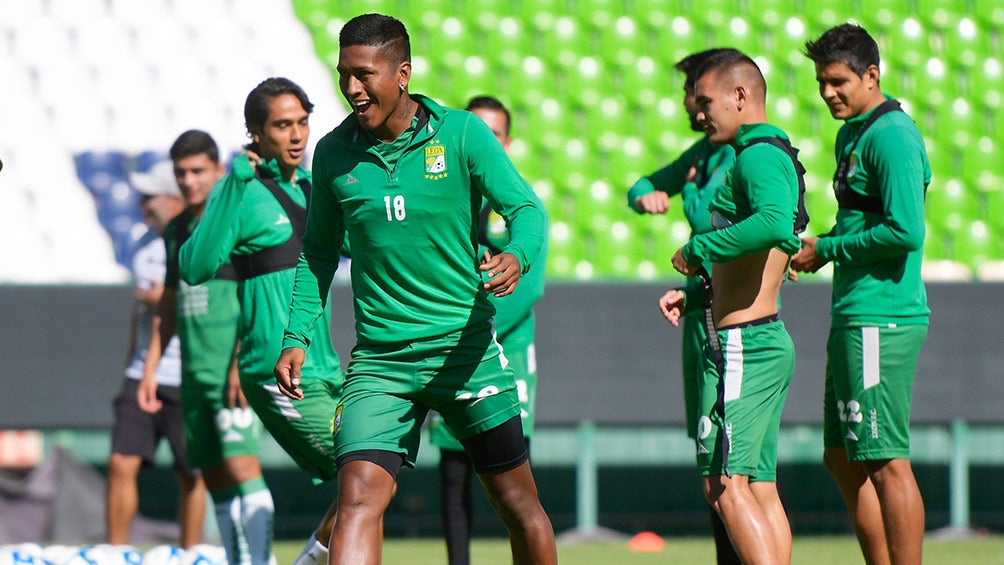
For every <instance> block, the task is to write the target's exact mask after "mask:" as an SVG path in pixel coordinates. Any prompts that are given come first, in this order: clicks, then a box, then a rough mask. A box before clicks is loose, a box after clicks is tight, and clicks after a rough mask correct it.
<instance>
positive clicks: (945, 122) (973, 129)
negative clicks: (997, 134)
mask: <svg viewBox="0 0 1004 565" xmlns="http://www.w3.org/2000/svg"><path fill="white" fill-rule="evenodd" d="M985 118H986V117H985V114H984V113H983V112H982V111H980V110H978V109H977V108H974V107H973V105H972V104H970V103H969V100H967V99H966V98H962V97H959V98H955V99H949V100H946V101H945V103H943V104H942V105H940V106H937V107H935V108H934V133H935V134H936V135H937V136H938V137H939V138H940V139H943V140H946V141H950V142H951V143H952V144H954V146H955V149H957V150H959V151H962V152H963V153H962V154H963V155H965V153H966V152H968V151H969V147H971V146H972V145H974V144H975V143H976V142H977V141H979V139H980V138H981V137H983V136H985V135H987V132H988V131H989V130H990V124H988V123H987V121H986V119H985Z"/></svg>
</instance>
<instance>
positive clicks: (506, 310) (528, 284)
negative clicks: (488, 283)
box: [489, 241, 547, 340]
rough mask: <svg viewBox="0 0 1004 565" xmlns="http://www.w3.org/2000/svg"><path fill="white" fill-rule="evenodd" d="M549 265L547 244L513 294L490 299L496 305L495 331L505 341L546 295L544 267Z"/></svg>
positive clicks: (521, 278) (545, 243)
mask: <svg viewBox="0 0 1004 565" xmlns="http://www.w3.org/2000/svg"><path fill="white" fill-rule="evenodd" d="M546 263H547V242H546V241H545V242H544V246H543V247H542V248H541V250H540V255H538V256H537V258H536V259H535V260H534V262H533V267H531V268H530V272H528V273H527V274H525V275H523V276H522V277H520V280H519V286H517V287H516V290H514V291H513V292H512V294H510V295H508V296H505V297H502V298H495V297H494V296H491V297H489V298H490V300H491V301H492V303H494V304H495V331H496V332H497V333H498V335H499V339H500V340H503V339H504V338H505V336H507V335H509V332H511V331H512V330H513V328H515V327H516V326H517V325H518V324H519V323H520V322H522V321H523V320H525V319H526V318H527V317H528V316H530V314H532V313H533V306H534V304H536V303H537V300H539V299H540V297H541V296H543V295H544V284H545V278H546V277H545V276H544V266H545V264H546Z"/></svg>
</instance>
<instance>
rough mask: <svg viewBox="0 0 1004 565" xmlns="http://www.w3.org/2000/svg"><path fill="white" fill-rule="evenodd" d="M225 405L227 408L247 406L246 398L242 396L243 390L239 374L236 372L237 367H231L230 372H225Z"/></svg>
mask: <svg viewBox="0 0 1004 565" xmlns="http://www.w3.org/2000/svg"><path fill="white" fill-rule="evenodd" d="M226 394H227V407H228V408H247V407H248V399H247V397H245V396H244V391H243V390H241V379H240V375H238V374H237V367H236V366H234V367H231V368H230V372H229V373H228V374H227V392H226Z"/></svg>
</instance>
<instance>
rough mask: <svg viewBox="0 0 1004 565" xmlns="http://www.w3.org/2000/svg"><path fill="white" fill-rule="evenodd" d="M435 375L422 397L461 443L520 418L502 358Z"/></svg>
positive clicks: (512, 376) (510, 377) (510, 375)
mask: <svg viewBox="0 0 1004 565" xmlns="http://www.w3.org/2000/svg"><path fill="white" fill-rule="evenodd" d="M435 373H436V374H435V375H434V376H433V377H432V379H430V381H429V383H428V386H427V387H426V389H425V390H424V391H423V394H422V397H423V399H424V400H425V402H427V403H428V404H429V406H430V407H432V408H435V409H436V410H438V411H439V413H440V414H442V416H443V421H444V422H445V423H446V425H447V426H448V427H449V428H450V430H451V431H452V432H453V434H454V435H455V436H456V437H457V439H459V440H461V441H463V440H464V439H466V438H469V437H472V436H474V435H477V434H480V433H482V432H485V431H487V430H490V429H493V428H495V427H497V426H499V425H501V424H502V423H503V422H506V421H507V420H509V419H510V418H512V417H513V416H518V415H520V402H519V393H518V392H517V389H516V379H515V374H514V373H513V370H512V368H511V367H510V366H509V364H508V363H507V362H506V360H505V358H504V357H502V356H498V357H494V358H491V359H485V360H483V361H481V362H479V363H470V364H465V365H456V366H448V367H442V368H440V369H438V370H437V371H436V372H435Z"/></svg>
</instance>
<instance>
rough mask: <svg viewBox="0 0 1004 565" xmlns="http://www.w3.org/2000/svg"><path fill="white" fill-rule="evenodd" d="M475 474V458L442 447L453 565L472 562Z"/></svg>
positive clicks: (445, 511) (449, 551)
mask: <svg viewBox="0 0 1004 565" xmlns="http://www.w3.org/2000/svg"><path fill="white" fill-rule="evenodd" d="M473 475H474V470H473V467H472V466H471V460H470V458H468V457H467V454H466V453H464V451H462V450H461V451H457V450H453V449H440V450H439V487H440V490H439V497H440V503H441V504H440V506H441V512H442V521H443V532H444V534H445V537H446V556H447V562H448V563H449V564H450V565H466V564H468V563H470V562H471V551H470V544H471V524H472V523H473V513H474V510H473V503H472V500H471V477H472V476H473Z"/></svg>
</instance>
